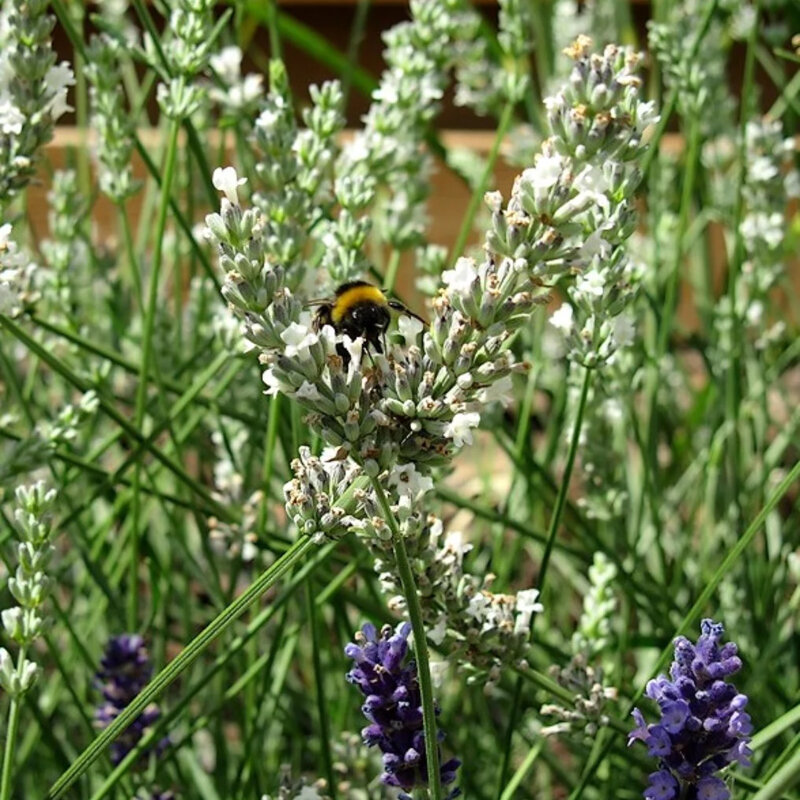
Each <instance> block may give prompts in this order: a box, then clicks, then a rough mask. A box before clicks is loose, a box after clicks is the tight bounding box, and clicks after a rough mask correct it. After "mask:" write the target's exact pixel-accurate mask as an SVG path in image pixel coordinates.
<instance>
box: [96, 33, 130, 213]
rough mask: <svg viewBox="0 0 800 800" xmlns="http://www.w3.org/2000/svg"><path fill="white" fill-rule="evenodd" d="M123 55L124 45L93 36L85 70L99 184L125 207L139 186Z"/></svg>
mask: <svg viewBox="0 0 800 800" xmlns="http://www.w3.org/2000/svg"><path fill="white" fill-rule="evenodd" d="M121 55H122V44H121V43H120V42H119V41H118V40H117V39H116V38H114V37H112V36H108V35H107V34H101V35H99V36H93V37H92V39H91V41H90V42H89V47H88V49H87V60H86V67H85V69H84V74H85V75H86V77H87V79H88V81H89V83H90V84H91V88H90V90H89V102H90V106H91V110H92V128H94V130H95V131H96V132H97V142H96V146H95V153H96V159H97V163H98V183H99V185H100V189H101V191H103V192H105V193H106V194H107V195H108V196H109V197H110V198H111V199H112V200H113V201H114V202H115V203H122V202H123V201H124V200H125V199H126V198H127V197H130V196H131V195H132V194H133V193H134V192H135V191H136V190H137V188H138V186H139V184H138V182H137V181H135V180H134V178H133V169H132V167H131V155H132V153H133V148H134V141H133V137H134V133H135V131H134V125H133V120H132V118H131V117H130V116H129V115H128V114H127V112H126V109H125V95H124V92H123V89H122V85H121V79H122V76H121V71H120V56H121Z"/></svg>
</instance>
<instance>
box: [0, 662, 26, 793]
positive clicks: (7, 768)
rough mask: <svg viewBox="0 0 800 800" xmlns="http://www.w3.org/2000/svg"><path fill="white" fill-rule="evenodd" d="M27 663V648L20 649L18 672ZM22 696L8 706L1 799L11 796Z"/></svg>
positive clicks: (0, 784) (15, 698)
mask: <svg viewBox="0 0 800 800" xmlns="http://www.w3.org/2000/svg"><path fill="white" fill-rule="evenodd" d="M24 663H25V648H24V647H23V648H22V649H21V650H20V651H19V661H18V662H17V672H21V671H22V665H23V664H24ZM21 700H22V697H21V696H18V697H12V698H11V703H10V705H9V708H8V728H7V729H6V746H5V749H4V750H3V776H2V779H1V780H0V800H8V799H9V797H11V775H12V773H13V771H14V745H15V744H16V743H17V732H18V730H19V711H20V705H21Z"/></svg>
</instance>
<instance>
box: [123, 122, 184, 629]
mask: <svg viewBox="0 0 800 800" xmlns="http://www.w3.org/2000/svg"><path fill="white" fill-rule="evenodd" d="M180 129H181V122H180V120H179V119H173V120H172V121H171V123H170V129H169V139H168V142H167V156H166V161H165V165H164V181H163V183H162V184H161V204H160V207H159V211H158V218H157V220H156V234H155V242H154V245H153V268H152V274H151V275H150V289H149V292H148V298H147V311H146V316H145V320H144V332H143V337H142V363H141V368H140V370H139V386H138V387H137V391H136V409H135V412H134V418H133V424H134V426H135V427H136V428H137V430H139V431H141V429H142V423H143V422H144V412H145V404H146V401H147V380H148V375H149V374H150V361H151V359H152V356H153V331H154V330H155V319H156V303H157V302H158V286H159V279H160V276H161V261H162V258H161V253H162V249H163V240H164V231H165V229H166V224H167V212H168V210H169V197H170V191H171V188H172V178H173V175H174V172H175V161H176V156H177V153H178V133H179V132H180ZM141 465H142V461H141V458H140V459H139V460H138V461H137V462H136V469H135V470H134V473H133V509H132V517H133V526H132V528H131V544H130V547H131V555H130V560H131V563H130V586H129V587H128V590H129V594H128V627H129V629H130V630H131V631H135V630H136V628H137V617H138V608H139V585H138V583H139V581H138V575H139V525H140V514H141V492H140V481H141Z"/></svg>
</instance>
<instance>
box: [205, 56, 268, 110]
mask: <svg viewBox="0 0 800 800" xmlns="http://www.w3.org/2000/svg"><path fill="white" fill-rule="evenodd" d="M208 63H209V66H210V67H211V69H212V70H213V71H214V74H215V75H216V78H217V80H218V81H219V85H216V84H215V85H213V86H211V88H210V89H209V91H208V96H209V98H210V99H211V100H212V101H214V102H215V103H218V104H219V105H220V106H221V108H222V109H223V110H224V112H225V115H226V116H230V117H232V118H234V119H238V118H239V117H243V118H246V117H247V116H248V115H251V114H253V113H254V112H255V111H256V108H257V106H258V102H259V101H260V100H261V98H262V95H263V92H264V89H263V86H262V84H263V82H264V77H263V76H262V75H257V74H256V73H253V72H251V73H248V74H247V75H244V76H242V51H241V49H240V48H238V47H236V45H230V46H229V47H223V48H222V50H220V51H219V52H218V53H216V54H214V55H212V56H211V57H210V58H209V60H208Z"/></svg>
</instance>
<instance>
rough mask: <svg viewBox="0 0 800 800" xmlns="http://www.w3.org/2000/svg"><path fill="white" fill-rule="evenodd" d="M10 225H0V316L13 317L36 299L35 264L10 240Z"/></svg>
mask: <svg viewBox="0 0 800 800" xmlns="http://www.w3.org/2000/svg"><path fill="white" fill-rule="evenodd" d="M11 234H12V229H11V224H10V223H8V222H7V223H6V224H5V225H0V314H6V315H7V316H10V317H14V316H17V315H18V314H20V313H21V312H22V311H23V309H24V308H25V307H26V306H27V305H29V304H30V303H32V302H33V301H34V300H35V299H36V293H35V290H34V288H33V286H34V281H33V279H34V273H35V272H36V264H35V263H34V262H33V261H31V259H30V258H29V257H28V255H27V254H26V253H25V251H24V250H21V249H20V248H19V246H18V245H17V243H16V242H15V241H14V240H13V239H12V238H11Z"/></svg>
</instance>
